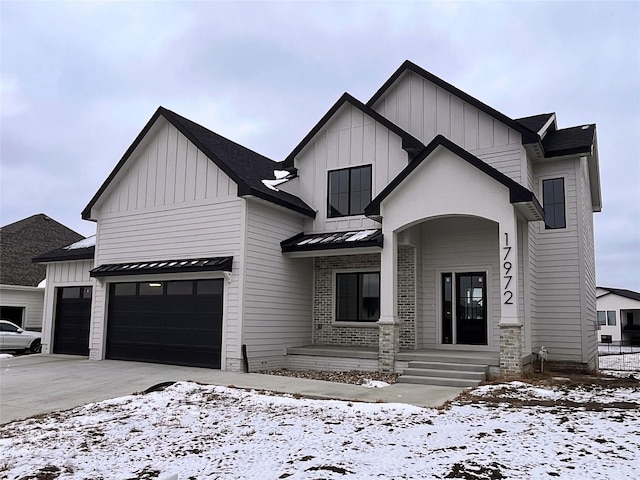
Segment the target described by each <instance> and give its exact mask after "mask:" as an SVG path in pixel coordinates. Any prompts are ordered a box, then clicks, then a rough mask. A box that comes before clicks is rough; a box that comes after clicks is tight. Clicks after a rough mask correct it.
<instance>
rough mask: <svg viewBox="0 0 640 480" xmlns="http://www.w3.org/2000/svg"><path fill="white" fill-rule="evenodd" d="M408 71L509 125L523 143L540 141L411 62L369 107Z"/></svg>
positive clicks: (406, 62)
mask: <svg viewBox="0 0 640 480" xmlns="http://www.w3.org/2000/svg"><path fill="white" fill-rule="evenodd" d="M407 71H411V72H413V73H415V74H416V75H418V76H419V77H422V78H423V79H425V80H427V81H428V82H431V83H433V84H434V85H436V86H437V87H439V88H441V89H443V90H445V91H447V92H449V93H450V94H451V95H454V96H456V97H458V98H460V99H461V100H463V101H464V102H466V103H468V104H470V105H472V106H474V107H476V108H477V109H478V110H480V111H482V112H484V113H486V114H487V115H489V116H490V117H493V118H495V119H496V120H498V121H499V122H501V123H503V124H505V125H507V126H508V127H510V128H512V129H513V130H515V131H517V132H519V133H520V134H522V137H523V143H536V142H539V141H540V137H539V135H538V134H537V132H534V131H532V130H530V129H529V128H527V127H526V126H524V125H522V124H520V123H518V122H517V121H515V120H513V119H512V118H510V117H508V116H506V115H505V114H503V113H501V112H499V111H498V110H496V109H495V108H492V107H490V106H489V105H487V104H486V103H484V102H481V101H480V100H478V99H477V98H475V97H472V96H471V95H469V94H468V93H466V92H463V91H462V90H460V89H459V88H457V87H455V86H453V85H452V84H450V83H449V82H446V81H444V80H443V79H442V78H440V77H438V76H436V75H434V74H433V73H431V72H428V71H427V70H425V69H424V68H422V67H420V66H419V65H416V64H415V63H413V62H412V61H410V60H405V61H404V62H403V63H402V65H400V67H398V69H397V70H396V71H395V72H394V73H393V75H391V77H389V79H388V80H387V81H386V82H385V83H384V84H383V85H382V87H380V88H379V89H378V91H377V92H376V93H374V94H373V96H372V97H371V99H370V100H369V101H368V102H367V106H368V107H373V106H374V105H375V104H376V103H377V102H378V101H379V100H380V99H381V98H382V97H383V96H384V95H385V94H386V93H387V91H388V90H389V89H390V88H391V87H392V86H393V85H395V84H396V82H397V81H398V79H400V77H402V76H403V75H404V74H405V72H407Z"/></svg>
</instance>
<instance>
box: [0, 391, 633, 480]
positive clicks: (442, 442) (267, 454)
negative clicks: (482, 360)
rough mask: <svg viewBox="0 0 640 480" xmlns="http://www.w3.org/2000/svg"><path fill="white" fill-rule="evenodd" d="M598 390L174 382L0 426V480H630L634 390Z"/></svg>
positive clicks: (631, 470) (631, 476)
mask: <svg viewBox="0 0 640 480" xmlns="http://www.w3.org/2000/svg"><path fill="white" fill-rule="evenodd" d="M611 382H620V381H619V380H611ZM601 383H604V385H601V386H593V387H582V388H571V387H569V386H568V385H560V386H554V387H547V386H539V385H530V384H526V383H522V382H512V383H508V384H501V385H490V386H483V387H480V388H478V389H475V390H473V391H471V392H470V393H469V394H467V395H465V396H463V397H461V398H460V400H459V401H457V402H454V403H453V404H452V405H450V406H449V407H448V408H443V409H425V408H418V407H412V406H408V405H401V404H367V403H350V402H343V401H320V400H308V399H296V398H293V397H291V396H278V395H272V394H266V393H264V392H262V393H260V392H253V391H251V392H249V391H243V390H238V389H232V388H225V387H217V386H202V385H198V384H195V383H189V382H180V383H177V384H175V385H173V386H170V387H168V388H166V389H165V390H164V391H161V392H153V393H149V394H140V395H132V396H126V397H121V398H117V399H113V400H108V401H104V402H100V403H95V404H90V405H86V406H84V407H80V408H76V409H73V410H69V411H66V412H62V413H55V414H51V415H44V416H42V417H39V418H33V419H28V420H25V421H18V422H12V423H9V424H6V425H3V426H1V427H0V478H7V479H25V480H26V479H35V478H42V479H55V478H59V479H70V478H74V479H76V478H77V479H87V478H90V479H148V478H160V479H162V478H165V477H167V476H169V475H171V474H178V478H179V479H180V480H186V479H205V478H218V479H284V478H289V479H311V478H313V479H318V478H321V479H338V478H340V479H346V478H354V479H355V478H357V479H369V478H380V479H387V478H394V479H416V478H464V479H502V478H504V479H538V478H540V479H541V478H544V479H548V478H562V479H596V478H597V479H610V478H615V479H625V478H629V479H631V478H638V468H639V467H640V463H639V462H638V457H637V452H638V451H639V450H640V434H639V432H640V385H638V384H637V383H635V384H634V383H633V382H630V381H628V382H627V384H626V385H622V386H621V387H613V386H608V384H607V382H601Z"/></svg>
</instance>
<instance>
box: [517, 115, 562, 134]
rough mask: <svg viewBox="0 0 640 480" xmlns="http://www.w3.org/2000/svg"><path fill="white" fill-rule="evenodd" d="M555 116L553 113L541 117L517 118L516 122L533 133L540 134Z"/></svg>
mask: <svg viewBox="0 0 640 480" xmlns="http://www.w3.org/2000/svg"><path fill="white" fill-rule="evenodd" d="M553 115H554V114H553V113H541V114H540V115H532V116H530V117H523V118H516V122H518V123H519V124H520V125H522V126H524V127H526V128H528V129H529V130H531V131H533V132H536V133H539V132H540V129H541V128H542V127H544V126H545V125H546V124H547V122H548V121H549V119H550V118H551V117H553Z"/></svg>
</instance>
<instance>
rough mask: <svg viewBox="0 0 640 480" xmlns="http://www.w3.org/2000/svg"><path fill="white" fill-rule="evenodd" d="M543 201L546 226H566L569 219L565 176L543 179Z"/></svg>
mask: <svg viewBox="0 0 640 480" xmlns="http://www.w3.org/2000/svg"><path fill="white" fill-rule="evenodd" d="M542 203H543V207H544V213H545V222H544V223H545V228H546V229H553V228H565V227H566V226H567V220H566V215H565V207H564V178H552V179H550V180H543V181H542Z"/></svg>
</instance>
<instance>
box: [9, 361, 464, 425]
mask: <svg viewBox="0 0 640 480" xmlns="http://www.w3.org/2000/svg"><path fill="white" fill-rule="evenodd" d="M179 380H190V381H194V382H199V383H205V384H212V385H224V386H234V387H239V388H248V389H256V390H270V391H274V392H280V393H289V394H292V395H301V396H304V397H309V398H333V399H339V400H352V401H363V402H394V403H409V404H412V405H418V406H431V407H437V406H440V405H442V404H444V403H445V402H446V401H448V400H451V399H453V398H455V397H456V396H457V395H458V394H459V393H460V392H462V390H463V389H462V388H457V387H439V386H424V385H412V384H406V383H396V384H394V385H391V386H388V387H385V388H366V387H363V386H361V385H347V384H342V383H334V382H324V381H319V380H309V379H304V378H293V377H279V376H275V375H263V374H258V373H234V372H223V371H220V370H212V369H209V368H196V367H180V366H176V365H159V364H154V363H140V362H123V361H118V360H102V361H93V360H88V359H87V358H86V357H77V356H72V355H28V356H23V357H15V358H10V359H2V360H0V424H2V423H7V422H10V421H13V420H18V419H22V418H28V417H32V416H34V415H39V414H42V413H48V412H53V411H57V410H66V409H69V408H73V407H78V406H81V405H86V404H87V403H92V402H98V401H101V400H106V399H108V398H114V397H120V396H123V395H130V394H133V393H138V392H143V391H144V390H146V389H148V388H149V387H151V386H154V385H157V384H159V383H162V382H170V381H179Z"/></svg>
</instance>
